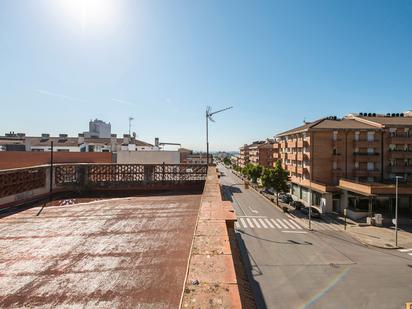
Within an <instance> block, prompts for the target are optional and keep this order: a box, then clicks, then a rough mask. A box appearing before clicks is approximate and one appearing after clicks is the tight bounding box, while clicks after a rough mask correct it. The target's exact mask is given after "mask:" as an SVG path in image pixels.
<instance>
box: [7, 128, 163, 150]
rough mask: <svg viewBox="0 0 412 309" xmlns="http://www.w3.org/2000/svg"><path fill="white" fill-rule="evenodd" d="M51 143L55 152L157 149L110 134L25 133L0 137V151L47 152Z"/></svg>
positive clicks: (132, 138) (12, 133) (11, 133)
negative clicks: (36, 134) (96, 136)
mask: <svg viewBox="0 0 412 309" xmlns="http://www.w3.org/2000/svg"><path fill="white" fill-rule="evenodd" d="M51 142H53V147H54V151H56V152H118V151H140V150H156V149H157V147H155V146H153V145H151V144H149V143H146V142H143V141H141V140H138V139H136V138H134V137H133V136H132V137H131V136H129V135H128V134H124V135H123V138H117V135H116V134H111V137H110V138H95V137H85V136H84V134H83V133H80V134H79V135H78V137H70V136H68V135H67V134H59V135H58V136H50V134H47V133H43V134H42V135H41V136H26V134H25V133H14V132H10V133H6V134H5V135H4V136H0V149H1V150H2V151H30V152H35V151H37V152H47V151H50V150H51Z"/></svg>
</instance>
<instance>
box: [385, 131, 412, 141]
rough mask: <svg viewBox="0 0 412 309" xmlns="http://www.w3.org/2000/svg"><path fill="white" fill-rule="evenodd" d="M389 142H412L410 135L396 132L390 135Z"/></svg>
mask: <svg viewBox="0 0 412 309" xmlns="http://www.w3.org/2000/svg"><path fill="white" fill-rule="evenodd" d="M390 141H391V144H412V136H408V135H407V134H400V133H398V134H397V135H396V136H390Z"/></svg>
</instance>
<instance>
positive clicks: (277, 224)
mask: <svg viewBox="0 0 412 309" xmlns="http://www.w3.org/2000/svg"><path fill="white" fill-rule="evenodd" d="M270 221H271V222H272V223H273V224H274V225H276V227H277V228H278V229H280V228H281V226H280V225H279V223H277V222H276V221H275V220H274V219H270Z"/></svg>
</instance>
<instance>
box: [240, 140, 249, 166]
mask: <svg viewBox="0 0 412 309" xmlns="http://www.w3.org/2000/svg"><path fill="white" fill-rule="evenodd" d="M238 162H239V166H240V167H245V166H246V165H247V164H248V163H249V162H250V159H249V145H247V144H245V145H243V146H242V147H240V154H239V160H238Z"/></svg>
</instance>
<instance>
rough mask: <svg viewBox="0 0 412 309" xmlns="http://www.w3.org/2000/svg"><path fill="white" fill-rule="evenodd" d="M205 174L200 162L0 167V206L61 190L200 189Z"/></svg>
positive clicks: (36, 198)
mask: <svg viewBox="0 0 412 309" xmlns="http://www.w3.org/2000/svg"><path fill="white" fill-rule="evenodd" d="M51 169H52V170H51ZM206 174H207V166H206V165H200V164H58V165H54V166H53V168H52V167H50V166H49V165H42V166H35V167H31V168H19V169H11V170H0V207H10V206H15V205H18V204H24V203H26V202H32V201H35V200H41V199H44V198H48V197H50V195H58V194H62V193H68V194H73V195H77V194H85V193H88V192H97V191H99V192H103V191H117V192H119V191H124V192H125V191H126V192H129V193H133V192H132V191H148V190H173V189H178V190H183V189H185V188H186V189H193V188H195V187H198V188H200V189H201V188H203V184H204V180H205V178H206Z"/></svg>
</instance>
